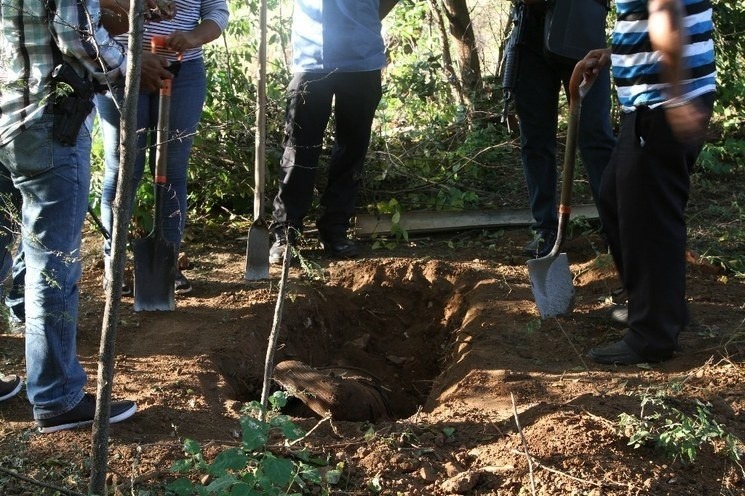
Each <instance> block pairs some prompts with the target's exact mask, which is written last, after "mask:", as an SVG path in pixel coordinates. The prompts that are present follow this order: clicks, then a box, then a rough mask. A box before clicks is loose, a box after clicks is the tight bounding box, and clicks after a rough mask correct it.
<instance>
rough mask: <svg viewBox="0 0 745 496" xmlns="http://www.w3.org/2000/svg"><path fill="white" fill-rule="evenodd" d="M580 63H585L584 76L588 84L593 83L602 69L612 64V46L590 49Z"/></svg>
mask: <svg viewBox="0 0 745 496" xmlns="http://www.w3.org/2000/svg"><path fill="white" fill-rule="evenodd" d="M579 63H580V64H582V65H584V72H583V76H584V80H585V82H586V84H592V83H593V82H594V81H595V78H597V77H598V74H599V73H600V71H601V70H602V69H603V68H605V67H606V66H608V65H610V48H596V49H595V50H590V51H589V52H588V53H587V55H585V58H583V59H582V60H580V61H579Z"/></svg>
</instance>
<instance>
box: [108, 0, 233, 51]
mask: <svg viewBox="0 0 745 496" xmlns="http://www.w3.org/2000/svg"><path fill="white" fill-rule="evenodd" d="M229 17H230V12H229V11H228V5H227V3H226V1H225V0H176V16H175V17H174V18H173V19H170V20H167V21H158V22H146V23H145V32H144V33H143V37H142V49H143V50H147V51H149V50H150V40H152V38H153V36H168V35H169V34H171V33H173V32H175V31H191V30H193V29H194V28H196V27H197V26H198V25H199V23H200V22H204V21H206V20H210V21H213V22H214V23H215V24H217V25H218V26H219V27H220V31H225V28H226V27H227V26H228V19H229ZM116 40H117V41H118V42H120V43H121V44H122V45H124V46H125V47H126V46H127V42H128V40H129V35H128V34H122V35H119V36H117V37H116ZM158 53H160V54H161V55H163V56H164V57H166V58H168V59H169V60H175V59H176V57H177V54H175V53H174V52H171V51H169V50H164V49H158ZM201 56H202V47H196V48H190V49H189V50H186V51H185V52H184V53H183V54H182V60H184V61H187V60H193V59H197V58H200V57H201Z"/></svg>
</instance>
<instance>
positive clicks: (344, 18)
mask: <svg viewBox="0 0 745 496" xmlns="http://www.w3.org/2000/svg"><path fill="white" fill-rule="evenodd" d="M381 30H382V23H381V21H380V1H379V0H295V11H294V13H293V16H292V62H293V69H292V70H293V72H332V71H341V72H364V71H374V70H377V69H382V68H383V67H385V65H386V57H385V44H384V43H383V35H382V34H381Z"/></svg>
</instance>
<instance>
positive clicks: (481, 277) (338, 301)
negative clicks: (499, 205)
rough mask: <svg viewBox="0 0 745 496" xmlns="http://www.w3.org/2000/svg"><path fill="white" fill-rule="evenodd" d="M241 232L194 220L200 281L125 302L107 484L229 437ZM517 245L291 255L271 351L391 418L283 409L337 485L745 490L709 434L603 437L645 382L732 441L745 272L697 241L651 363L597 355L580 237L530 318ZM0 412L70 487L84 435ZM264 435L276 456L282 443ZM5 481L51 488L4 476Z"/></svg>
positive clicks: (84, 295) (121, 489)
mask: <svg viewBox="0 0 745 496" xmlns="http://www.w3.org/2000/svg"><path fill="white" fill-rule="evenodd" d="M242 234H243V235H245V232H243V233H241V232H232V231H225V230H219V231H218V230H208V229H203V230H200V231H198V232H196V231H192V232H191V238H189V242H188V243H187V245H186V252H187V254H188V256H189V258H190V260H191V264H190V268H189V269H188V270H186V271H185V272H184V273H185V275H186V276H187V277H188V278H189V279H190V280H191V281H192V284H193V286H194V290H193V292H192V293H190V294H189V295H186V296H179V297H178V298H177V309H176V311H175V312H140V313H135V312H133V311H132V299H131V298H124V299H123V300H122V302H121V312H120V325H119V328H118V335H117V344H116V352H117V360H116V377H115V384H114V395H115V397H127V398H132V399H134V400H136V401H137V403H138V413H137V414H136V415H135V417H133V418H132V419H130V420H127V421H125V422H122V423H120V424H116V425H113V426H112V427H111V432H110V437H111V447H110V457H109V462H110V467H111V476H110V482H111V484H112V494H135V495H138V496H139V495H142V496H144V495H160V494H166V491H165V485H166V484H167V482H168V481H170V480H172V479H173V478H174V475H173V474H172V473H171V472H170V471H169V468H170V466H171V464H172V463H173V462H174V461H176V460H179V459H181V458H183V457H184V455H183V443H184V440H185V439H187V438H188V439H194V440H196V441H197V442H199V443H200V445H201V446H203V447H204V450H205V454H206V456H208V457H210V456H215V455H216V454H217V453H219V452H220V451H221V450H223V449H226V448H227V447H234V446H236V445H237V444H239V442H240V435H241V432H240V424H239V419H240V411H241V408H242V407H243V406H244V405H245V403H246V402H248V401H252V400H258V399H259V398H260V394H261V387H262V379H263V375H264V363H265V357H266V348H267V342H268V336H269V333H270V331H271V329H272V327H273V323H274V320H275V317H276V316H277V312H276V310H277V306H276V303H277V297H278V291H279V278H280V272H281V271H280V268H278V267H273V268H272V270H271V278H270V280H268V281H259V282H247V281H245V279H244V274H245V258H244V253H245V241H244V240H240V239H238V238H239V237H240V236H241V235H242ZM527 241H528V232H527V230H524V229H517V230H506V231H502V232H499V233H492V234H485V233H482V232H472V233H461V234H458V235H447V236H440V237H420V238H417V239H412V241H411V242H410V243H409V244H407V245H406V246H403V245H402V246H399V247H397V248H395V249H393V250H373V249H372V243H371V242H370V241H366V240H362V241H361V242H360V248H361V256H360V258H359V259H357V260H350V261H332V260H329V259H328V258H326V257H325V256H324V255H323V253H322V252H321V250H320V249H319V248H318V246H317V244H316V243H315V242H314V241H313V240H312V239H310V240H309V241H308V244H307V246H304V247H303V249H302V250H301V254H302V257H303V260H305V262H306V263H305V264H304V265H301V264H295V265H294V266H293V268H292V269H291V271H290V277H289V280H288V283H287V285H286V287H285V293H286V294H285V299H284V300H283V301H284V304H283V307H282V309H281V312H280V317H281V325H280V326H279V339H278V345H277V348H276V353H275V357H274V362H275V363H280V362H283V361H287V360H296V361H301V362H303V363H305V364H307V365H308V366H310V367H313V368H318V369H319V370H329V369H339V368H343V369H347V370H355V371H359V372H360V373H361V374H364V375H366V376H368V377H372V378H373V379H374V381H375V382H376V384H378V385H380V387H381V390H382V391H384V393H385V396H386V400H387V402H388V405H389V407H390V410H391V413H392V415H391V418H390V419H387V420H380V421H376V422H365V421H360V422H346V421H337V420H331V421H322V420H320V418H319V416H318V415H317V414H316V413H315V412H313V411H311V410H310V409H309V408H307V406H306V405H305V404H303V403H302V402H298V401H294V402H291V403H290V404H289V405H288V409H287V411H286V412H285V413H288V414H289V415H292V416H293V418H294V420H295V421H296V422H297V423H298V424H299V425H300V426H302V427H303V428H304V429H306V430H308V431H311V433H310V434H309V435H308V437H307V438H306V439H305V440H304V442H303V446H304V447H306V448H307V449H309V450H311V451H312V452H313V453H314V455H315V456H317V457H320V458H324V459H327V460H328V467H334V466H336V465H337V464H338V463H343V466H344V467H345V469H344V474H343V477H342V480H341V481H340V482H339V483H338V484H337V485H336V486H335V487H333V488H332V494H339V495H363V494H364V495H367V494H390V495H399V494H400V495H415V496H416V495H422V496H424V495H444V494H474V495H521V494H541V495H565V494H577V495H579V494H591V495H628V494H654V495H702V494H745V486H743V471H742V469H741V467H739V466H738V464H737V463H734V462H733V461H732V460H731V459H728V458H727V457H726V456H724V455H723V453H722V451H721V443H708V444H705V445H703V446H702V447H701V448H700V449H699V450H698V451H697V458H696V460H695V462H694V463H689V462H685V461H684V460H681V459H680V457H678V458H677V459H675V458H670V457H668V456H666V455H665V453H664V452H662V451H661V450H659V449H655V447H654V446H653V445H643V446H641V447H639V448H634V447H632V446H628V437H626V436H624V435H623V432H622V429H619V415H620V414H622V413H629V414H636V415H639V413H640V411H641V398H642V396H643V395H644V394H655V393H657V392H664V393H665V394H667V395H670V396H673V397H675V398H676V401H677V402H678V403H677V404H678V405H679V406H680V405H682V406H681V408H682V409H683V410H685V411H695V407H696V405H697V401H700V402H703V403H706V404H708V405H710V406H709V408H710V415H711V417H710V418H711V420H712V421H715V422H717V423H718V424H720V425H722V426H724V428H725V429H726V431H727V432H728V433H731V434H733V435H734V436H737V437H739V438H745V392H744V391H743V389H742V383H741V380H742V376H743V372H744V371H745V369H744V368H743V366H742V363H741V360H742V344H743V343H742V342H741V341H742V338H741V334H740V333H741V325H742V322H743V321H744V319H745V308H743V306H742V302H743V301H745V285H743V283H742V281H739V280H734V279H731V278H727V277H726V275H725V274H723V273H722V272H720V271H719V270H718V269H717V268H716V267H712V266H711V265H708V264H706V263H705V262H703V261H702V260H701V259H700V258H698V257H696V256H695V255H693V254H692V255H691V259H690V263H689V276H688V277H689V282H688V286H689V290H688V298H689V306H690V309H691V313H692V316H693V322H692V324H691V326H690V327H689V329H688V331H687V332H685V333H684V334H683V335H682V336H681V339H680V344H681V351H680V353H678V354H677V355H676V357H675V358H674V359H673V360H671V361H669V362H666V363H663V364H655V365H645V366H639V367H610V366H601V365H597V364H594V363H592V362H589V361H588V359H587V358H586V353H587V351H588V350H589V348H591V347H592V346H595V345H597V344H601V343H604V342H608V341H611V340H615V339H618V338H619V337H620V336H621V333H620V331H619V330H618V329H615V328H614V327H612V326H611V325H610V323H609V320H608V312H609V309H610V308H611V305H612V297H611V295H612V294H613V291H614V290H615V289H617V288H618V286H619V284H618V281H617V278H616V276H615V272H614V270H613V266H612V263H611V261H610V259H609V258H608V256H607V255H605V254H603V253H602V249H600V248H599V247H600V246H601V245H602V244H601V243H600V241H599V239H598V238H597V237H596V236H594V235H589V236H575V237H574V238H573V239H571V240H570V241H569V242H568V243H567V245H566V247H565V250H566V252H567V253H568V256H569V261H570V266H571V270H572V273H573V274H574V285H575V287H576V289H577V298H576V302H575V306H574V309H573V312H572V313H571V315H568V316H565V317H560V318H557V319H548V320H541V319H540V318H539V315H538V312H537V310H536V307H535V302H534V299H533V295H532V291H531V287H530V280H529V277H528V273H527V268H526V264H525V262H526V259H525V258H524V257H523V256H522V255H521V253H520V252H521V250H520V248H521V246H523V244H524V243H526V242H527ZM99 249H100V237H99V236H98V235H97V234H96V233H95V232H90V233H88V235H87V236H86V240H85V251H84V256H85V259H84V275H83V280H82V283H81V299H82V307H81V309H82V311H81V316H80V331H79V343H78V345H79V354H80V356H81V360H82V361H83V364H84V366H85V368H86V370H87V371H88V372H89V374H90V384H89V390H90V391H91V392H93V391H95V384H94V382H95V377H96V368H97V361H98V358H97V354H98V349H99V337H100V329H101V320H102V315H103V309H104V301H105V300H104V295H103V292H102V289H101V271H102V267H101V262H100V257H99V252H98V250H99ZM0 358H1V359H2V361H1V363H0V367H1V368H0V370H2V371H3V372H5V373H23V338H22V336H20V335H18V334H12V333H10V332H5V333H3V334H0ZM673 385H676V386H673ZM277 387H278V386H277V384H276V383H275V384H273V388H277ZM0 418H2V423H1V424H0V426H1V427H0V453H1V454H0V463H1V464H2V465H1V466H2V468H5V469H8V470H13V471H15V472H18V473H21V474H24V475H25V476H27V477H32V478H35V479H37V480H43V481H46V482H47V483H51V484H54V485H56V486H58V487H64V488H67V489H69V490H73V491H78V492H85V491H86V488H87V476H88V474H89V468H88V463H89V460H88V457H89V455H90V430H88V429H80V430H76V431H66V432H60V433H57V434H52V435H39V434H37V433H35V431H34V429H33V423H32V420H31V419H32V417H31V407H30V406H29V405H28V402H27V401H26V399H25V397H24V395H23V394H21V395H19V396H18V397H16V398H13V399H12V400H10V401H7V402H4V403H3V404H2V405H1V406H0ZM272 449H276V450H277V452H280V453H285V454H287V448H286V447H283V446H282V445H281V443H279V442H278V443H277V444H273V445H272ZM528 455H529V456H528ZM311 492H312V491H311ZM0 493H2V494H8V495H13V494H19V495H20V494H24V495H25V494H32V495H36V494H55V493H54V492H53V490H50V489H43V488H40V487H39V486H36V485H33V484H31V483H29V482H26V481H22V480H20V479H17V478H14V477H10V476H7V475H3V474H0Z"/></svg>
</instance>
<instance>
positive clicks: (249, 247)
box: [245, 218, 269, 281]
mask: <svg viewBox="0 0 745 496" xmlns="http://www.w3.org/2000/svg"><path fill="white" fill-rule="evenodd" d="M245 278H246V279H247V280H249V281H259V280H262V279H269V227H268V226H267V225H266V222H265V221H264V219H261V218H259V219H256V221H254V222H253V223H252V224H251V227H250V228H249V229H248V241H247V243H246V275H245Z"/></svg>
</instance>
